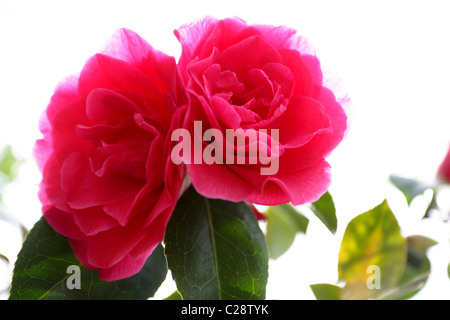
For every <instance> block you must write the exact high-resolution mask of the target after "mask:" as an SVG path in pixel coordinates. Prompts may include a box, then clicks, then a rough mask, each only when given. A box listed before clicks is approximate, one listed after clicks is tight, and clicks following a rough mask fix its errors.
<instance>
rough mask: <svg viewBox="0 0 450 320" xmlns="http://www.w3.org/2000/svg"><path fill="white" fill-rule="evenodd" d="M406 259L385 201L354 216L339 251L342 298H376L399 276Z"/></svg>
mask: <svg viewBox="0 0 450 320" xmlns="http://www.w3.org/2000/svg"><path fill="white" fill-rule="evenodd" d="M406 261H407V244H406V240H405V239H404V238H403V237H402V235H401V233H400V227H399V225H398V223H397V220H396V218H395V216H394V214H393V213H392V211H391V210H390V208H389V206H388V203H387V202H386V201H384V202H383V203H382V204H380V205H379V206H377V207H375V208H373V209H372V210H369V211H367V212H365V213H363V214H360V215H359V216H357V217H355V218H354V219H353V220H351V221H350V223H349V224H348V225H347V228H346V230H345V233H344V236H343V239H342V242H341V248H340V251H339V260H338V276H339V280H341V281H344V282H345V286H344V288H343V290H342V297H343V299H368V298H376V297H377V295H381V294H383V292H384V291H386V290H390V289H391V288H393V287H394V286H396V285H397V283H398V282H399V280H400V278H401V277H402V275H403V272H404V270H405V266H406Z"/></svg>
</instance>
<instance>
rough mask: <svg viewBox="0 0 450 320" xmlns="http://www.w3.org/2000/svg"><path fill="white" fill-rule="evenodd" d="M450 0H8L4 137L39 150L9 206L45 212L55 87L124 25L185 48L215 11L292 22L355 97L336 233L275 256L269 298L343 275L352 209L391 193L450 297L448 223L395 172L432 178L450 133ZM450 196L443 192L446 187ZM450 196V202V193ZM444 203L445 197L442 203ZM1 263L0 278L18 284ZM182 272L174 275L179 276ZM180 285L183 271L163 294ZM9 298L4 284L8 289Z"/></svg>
mask: <svg viewBox="0 0 450 320" xmlns="http://www.w3.org/2000/svg"><path fill="white" fill-rule="evenodd" d="M447 6H448V5H447V1H445V0H444V1H436V0H429V1H424V0H423V1H411V0H409V1H401V0H396V1H385V0H378V1H361V0H359V1H356V0H354V1H333V0H330V1H317V0H316V1H298V0H297V1H283V0H277V1H274V0H272V1H249V0H245V1H243V0H238V1H235V0H227V1H220V2H216V1H170V0H164V1H162V0H161V1H130V0H128V1H80V0H78V1H70V2H68V1H18V0H14V1H9V0H0V146H2V145H4V144H7V143H8V144H12V145H13V147H14V149H15V150H16V152H17V154H18V155H19V156H20V157H21V158H23V159H25V160H27V162H26V163H25V164H24V165H23V166H22V168H21V170H20V175H19V180H18V181H17V182H16V183H14V184H13V185H11V186H10V187H9V188H8V189H7V190H6V195H5V199H4V200H5V204H6V205H7V209H8V212H9V213H10V214H13V215H15V216H16V217H17V218H18V219H20V220H21V221H23V223H24V224H25V225H26V226H27V227H29V228H31V227H32V225H33V223H34V222H35V221H36V220H37V219H38V218H39V216H40V204H39V202H38V200H37V196H36V193H37V190H38V188H37V186H38V183H39V181H40V174H39V172H38V170H37V168H36V166H35V164H34V162H33V160H32V157H31V151H32V147H33V145H34V141H35V140H36V139H38V138H39V137H40V134H39V131H38V129H37V126H38V118H39V116H40V114H41V112H42V111H43V110H44V109H45V107H46V105H47V103H48V100H49V99H50V96H51V94H52V92H53V89H54V87H55V85H56V84H57V83H58V81H60V80H61V79H62V78H63V77H65V76H67V75H70V74H74V73H78V72H79V70H80V69H81V68H82V66H83V64H84V62H85V60H86V59H87V58H88V57H89V56H91V55H92V54H94V53H95V52H97V51H98V50H100V49H101V48H102V47H103V44H104V43H105V42H106V41H107V39H108V37H109V36H110V35H111V34H112V33H113V32H114V31H115V30H116V29H118V28H121V27H126V28H129V29H131V30H134V31H135V32H137V33H138V34H140V35H141V36H142V37H143V38H144V39H146V40H147V41H148V42H149V43H150V44H152V45H153V46H154V47H155V48H156V49H160V50H162V51H165V52H166V53H168V54H170V55H173V56H175V57H178V56H179V54H180V47H179V45H178V42H177V40H176V38H175V36H173V30H174V29H176V28H177V27H179V26H180V25H181V24H184V23H188V22H190V21H192V20H194V19H198V18H201V17H203V16H205V15H212V16H215V17H218V18H224V17H228V16H238V17H241V18H243V19H244V20H246V21H247V22H249V23H263V24H273V25H287V26H290V27H292V28H295V29H296V30H298V32H299V33H300V34H301V35H303V36H305V37H306V38H308V39H309V41H310V42H311V44H312V45H313V46H314V48H315V50H316V53H317V56H318V58H319V59H320V60H321V62H322V66H323V69H324V70H325V72H326V76H328V77H329V78H330V79H331V82H332V83H335V80H336V79H340V82H339V84H340V88H341V89H343V91H344V92H345V93H346V94H347V95H348V96H349V97H350V98H351V103H350V104H349V105H348V106H347V113H348V116H349V130H348V134H347V136H346V138H345V140H344V141H343V143H342V144H341V145H340V146H339V147H338V148H337V149H336V150H335V152H334V153H333V154H332V156H331V157H330V158H329V161H330V163H331V164H332V166H333V183H332V186H331V192H332V194H333V196H334V199H335V202H336V206H337V210H338V212H337V215H338V223H339V227H338V232H337V233H336V235H334V236H333V235H331V233H329V232H328V231H327V230H326V229H325V228H324V227H323V226H322V225H321V223H320V222H318V221H317V219H315V218H314V217H313V216H310V218H311V222H310V226H309V231H308V233H307V235H306V236H304V235H299V236H298V237H297V239H296V241H295V243H294V246H293V247H292V248H291V249H290V250H289V251H288V252H287V253H286V254H285V255H284V256H282V257H280V258H279V259H278V260H276V261H271V264H270V270H269V272H270V276H269V284H268V287H267V298H269V299H312V298H314V297H313V295H312V292H311V290H310V288H309V285H310V284H314V283H320V282H328V283H336V281H337V253H338V250H339V244H340V240H341V237H342V233H343V231H344V229H345V226H346V224H347V223H348V221H349V220H350V219H351V218H353V217H355V216H356V215H358V214H360V213H362V212H364V211H367V210H369V209H371V208H372V207H374V206H376V205H377V204H379V203H380V202H381V201H382V200H383V199H384V198H389V200H390V204H391V205H392V208H393V210H394V211H395V214H396V216H397V217H398V220H399V222H400V226H401V228H402V233H403V234H404V235H405V236H407V235H410V234H423V235H427V236H430V237H432V238H433V239H435V240H438V241H440V244H439V245H438V246H435V247H433V248H432V249H430V257H431V259H432V263H433V265H432V275H431V277H430V279H429V281H428V283H427V285H426V287H425V288H424V289H423V290H422V292H421V293H420V294H419V295H417V296H416V298H421V299H449V298H450V290H449V289H450V285H449V282H450V281H449V280H448V277H447V275H446V267H447V264H448V262H449V260H450V249H449V246H448V244H449V235H450V232H449V228H448V225H445V224H443V223H442V222H440V220H439V219H430V220H428V221H421V220H420V214H421V210H422V209H423V208H422V207H423V204H422V203H421V202H420V201H416V203H415V205H414V206H413V208H412V209H411V210H408V209H407V207H406V204H405V201H404V199H403V198H402V197H401V195H399V194H398V192H397V191H396V190H395V189H394V188H392V187H391V186H390V185H389V184H388V183H387V179H388V176H389V175H390V174H392V173H397V174H402V175H404V176H408V177H412V178H421V179H424V180H427V181H431V180H433V179H434V176H435V171H436V169H437V167H438V165H439V163H440V162H441V160H442V158H443V157H444V155H445V153H446V151H447V148H448V146H449V141H450V130H449V125H448V123H449V121H450V117H449V116H450V112H449V110H450V95H449V93H450V90H449V88H450V80H449V79H450V43H449V33H450V19H449V18H448V14H449V12H450V11H449V8H448V7H447ZM444 200H445V199H444ZM444 202H445V201H444ZM444 204H445V203H444ZM7 231H12V229H11V228H7V226H5V225H4V224H0V252H1V253H3V254H6V255H8V256H9V257H14V256H15V254H16V253H17V250H19V249H20V246H21V243H20V236H19V234H18V233H15V234H12V235H11V233H10V232H7ZM6 272H8V268H7V267H6V266H5V265H4V264H3V263H2V262H0V286H1V285H3V284H4V283H7V282H8V278H7V277H6V278H5V274H6ZM168 278H169V280H170V276H169V277H168ZM173 289H174V285H173V283H172V282H171V281H167V283H166V284H164V286H163V287H162V288H161V291H160V292H158V294H157V298H163V297H165V296H166V295H168V294H170V293H171V292H172V291H173ZM3 298H4V296H3Z"/></svg>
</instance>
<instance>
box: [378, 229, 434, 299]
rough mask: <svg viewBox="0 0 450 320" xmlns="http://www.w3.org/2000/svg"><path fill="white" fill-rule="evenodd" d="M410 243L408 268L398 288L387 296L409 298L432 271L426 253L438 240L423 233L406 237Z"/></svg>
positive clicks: (422, 284) (389, 297)
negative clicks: (422, 234)
mask: <svg viewBox="0 0 450 320" xmlns="http://www.w3.org/2000/svg"><path fill="white" fill-rule="evenodd" d="M406 241H407V244H408V259H407V261H406V268H405V271H404V272H403V275H402V277H401V279H400V280H399V283H398V285H397V287H396V288H394V289H392V290H391V292H390V293H389V295H388V296H387V297H385V298H388V299H390V300H392V299H402V300H405V299H409V298H411V297H413V296H414V295H415V294H416V293H417V292H418V291H419V290H420V289H422V287H423V286H424V285H425V283H426V281H427V279H428V276H429V274H430V272H431V264H430V260H429V259H428V257H427V255H426V253H427V250H428V249H429V248H430V247H432V246H434V245H436V244H437V242H436V241H434V240H432V239H430V238H428V237H425V236H421V235H414V236H409V237H407V238H406Z"/></svg>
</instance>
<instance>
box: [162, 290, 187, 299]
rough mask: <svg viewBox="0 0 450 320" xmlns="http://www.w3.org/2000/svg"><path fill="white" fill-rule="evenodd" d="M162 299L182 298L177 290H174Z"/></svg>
mask: <svg viewBox="0 0 450 320" xmlns="http://www.w3.org/2000/svg"><path fill="white" fill-rule="evenodd" d="M164 300H183V298H182V297H181V294H180V293H179V292H178V291H174V292H173V293H172V294H171V295H170V296H168V297H167V298H164Z"/></svg>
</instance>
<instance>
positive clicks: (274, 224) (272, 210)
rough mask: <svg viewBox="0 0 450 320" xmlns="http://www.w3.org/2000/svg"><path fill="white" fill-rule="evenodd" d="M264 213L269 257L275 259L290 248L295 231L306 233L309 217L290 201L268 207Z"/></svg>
mask: <svg viewBox="0 0 450 320" xmlns="http://www.w3.org/2000/svg"><path fill="white" fill-rule="evenodd" d="M265 215H266V216H267V225H266V241H267V247H268V249H269V257H270V258H272V259H277V258H278V257H279V256H281V255H282V254H283V253H285V252H286V251H287V250H288V249H289V248H290V246H291V245H292V243H293V242H294V239H295V236H296V234H297V233H299V232H302V233H306V229H307V228H308V223H309V219H308V218H306V217H305V216H304V215H303V214H301V213H300V212H299V211H297V209H295V208H294V207H293V206H292V205H291V204H290V203H288V204H283V205H279V206H272V207H269V208H268V209H267V211H266V212H265Z"/></svg>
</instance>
